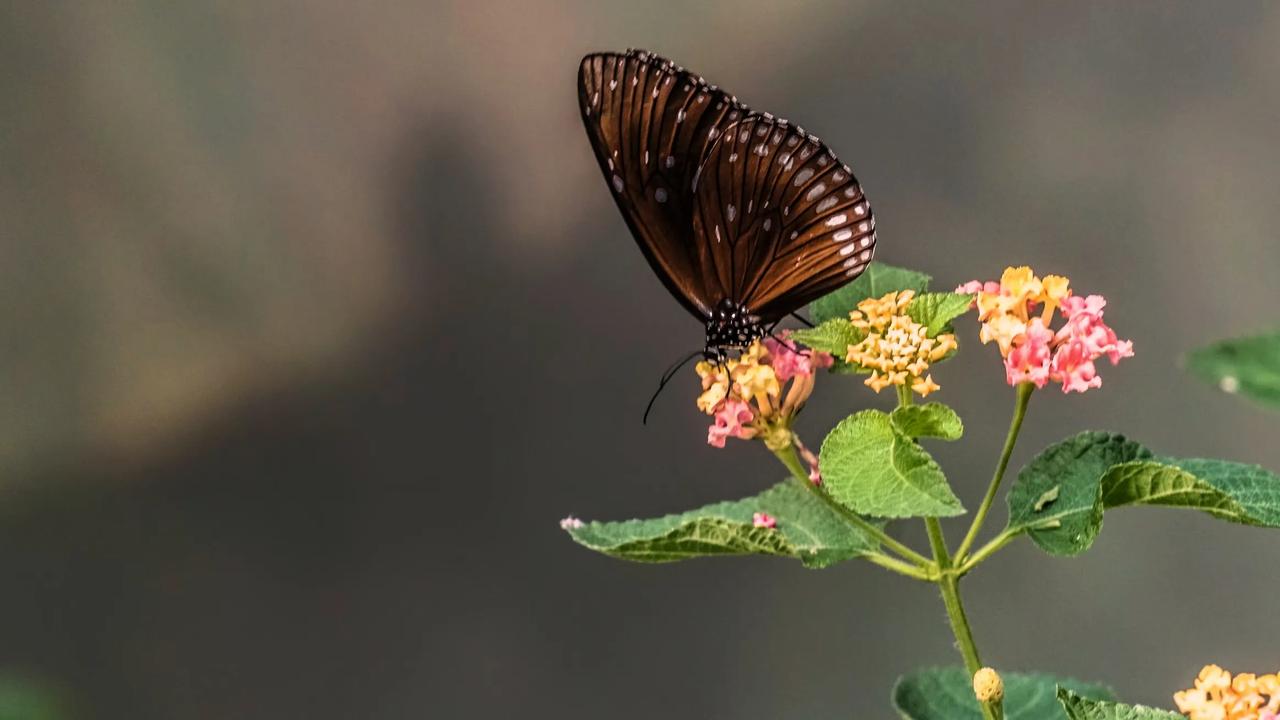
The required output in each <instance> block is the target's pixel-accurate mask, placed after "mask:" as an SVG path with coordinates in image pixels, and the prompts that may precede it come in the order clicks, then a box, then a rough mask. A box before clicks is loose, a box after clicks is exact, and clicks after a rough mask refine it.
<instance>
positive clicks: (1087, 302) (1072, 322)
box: [1058, 295, 1133, 365]
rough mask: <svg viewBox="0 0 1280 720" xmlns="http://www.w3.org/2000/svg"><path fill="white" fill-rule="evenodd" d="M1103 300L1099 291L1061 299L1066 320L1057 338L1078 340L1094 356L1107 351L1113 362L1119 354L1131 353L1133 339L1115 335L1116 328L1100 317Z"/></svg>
mask: <svg viewBox="0 0 1280 720" xmlns="http://www.w3.org/2000/svg"><path fill="white" fill-rule="evenodd" d="M1072 301H1077V302H1072ZM1106 304H1107V301H1106V300H1104V299H1103V298H1102V297H1101V296H1100V295H1090V296H1089V297H1088V298H1084V299H1081V298H1077V297H1069V298H1067V299H1066V300H1065V301H1063V306H1062V313H1063V315H1066V316H1067V324H1066V325H1064V326H1063V327H1062V329H1061V330H1059V331H1058V341H1059V342H1064V341H1066V340H1074V341H1077V342H1081V343H1083V344H1084V346H1085V349H1086V351H1088V353H1089V354H1090V355H1092V356H1093V357H1094V358H1097V357H1099V356H1101V355H1106V356H1107V358H1108V359H1110V360H1111V364H1112V365H1115V364H1116V363H1119V362H1120V360H1121V359H1122V358H1127V357H1133V343H1132V342H1130V341H1128V340H1120V339H1118V338H1117V337H1116V333H1115V331H1114V330H1112V329H1111V328H1110V327H1108V326H1107V324H1106V323H1105V322H1103V321H1102V308H1103V307H1105V306H1106Z"/></svg>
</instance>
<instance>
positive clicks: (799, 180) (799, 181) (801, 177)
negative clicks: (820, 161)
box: [791, 168, 813, 187]
mask: <svg viewBox="0 0 1280 720" xmlns="http://www.w3.org/2000/svg"><path fill="white" fill-rule="evenodd" d="M811 177H813V168H803V169H801V170H800V172H798V173H796V179H795V180H792V181H791V184H792V185H795V186H796V187H800V186H801V185H803V184H805V182H807V181H808V180H809V178H811Z"/></svg>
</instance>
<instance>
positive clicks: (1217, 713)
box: [1173, 665, 1280, 720]
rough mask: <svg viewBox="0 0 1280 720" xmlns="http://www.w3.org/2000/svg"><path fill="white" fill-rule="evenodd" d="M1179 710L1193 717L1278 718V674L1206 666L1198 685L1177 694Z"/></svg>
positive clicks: (1230, 719)
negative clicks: (1235, 670) (1229, 670)
mask: <svg viewBox="0 0 1280 720" xmlns="http://www.w3.org/2000/svg"><path fill="white" fill-rule="evenodd" d="M1173 701H1174V702H1175V703H1177V705H1178V710H1179V712H1182V713H1183V714H1185V715H1186V716H1187V717H1188V718H1190V720H1278V718H1280V679H1277V676H1276V675H1275V674H1270V675H1255V674H1253V673H1239V674H1237V675H1235V676H1234V677H1233V676H1232V675H1231V673H1229V672H1227V671H1226V670H1223V669H1222V668H1220V667H1218V666H1217V665H1206V666H1205V667H1204V669H1203V670H1201V671H1200V675H1199V677H1197V678H1196V683H1195V687H1193V688H1191V689H1189V690H1183V691H1182V692H1179V693H1175V694H1174V696H1173Z"/></svg>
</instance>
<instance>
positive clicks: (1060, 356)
mask: <svg viewBox="0 0 1280 720" xmlns="http://www.w3.org/2000/svg"><path fill="white" fill-rule="evenodd" d="M1096 357H1097V355H1095V354H1093V353H1090V352H1089V349H1088V348H1087V347H1086V346H1085V344H1084V343H1083V342H1081V341H1079V340H1070V341H1068V342H1066V343H1065V344H1063V345H1061V346H1059V347H1058V350H1057V352H1055V353H1054V355H1053V365H1052V368H1051V372H1052V377H1053V379H1054V380H1056V381H1058V382H1061V383H1062V392H1064V393H1069V392H1071V391H1072V390H1075V391H1076V392H1084V391H1085V390H1088V389H1089V388H1096V387H1102V378H1100V377H1098V371H1097V369H1096V368H1095V367H1094V365H1093V360H1094V358H1096Z"/></svg>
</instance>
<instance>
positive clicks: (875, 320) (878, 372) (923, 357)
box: [845, 290, 957, 397]
mask: <svg viewBox="0 0 1280 720" xmlns="http://www.w3.org/2000/svg"><path fill="white" fill-rule="evenodd" d="M914 297H915V292H914V291H912V290H904V291H902V292H891V293H888V294H886V295H884V296H883V297H881V298H879V299H876V298H868V299H866V300H863V301H862V302H860V303H858V309H857V310H854V311H853V312H851V313H849V319H850V320H852V322H853V326H854V327H856V328H859V329H861V330H865V331H866V333H867V336H866V337H865V338H863V339H862V342H860V343H858V344H857V345H850V346H849V351H848V354H847V355H846V356H845V360H847V361H849V362H850V363H852V364H854V365H858V366H861V367H863V368H866V369H868V370H870V371H871V377H869V378H867V379H866V381H865V382H866V385H867V386H868V387H870V388H871V389H872V390H875V391H876V392H880V391H881V390H883V389H884V388H886V387H888V386H890V385H910V386H911V389H912V390H914V391H915V392H917V393H919V394H920V396H921V397H925V396H927V395H929V394H930V393H932V392H934V391H935V390H938V389H939V388H938V384H937V383H935V382H934V381H933V376H932V375H929V374H928V372H929V364H930V363H934V362H937V361H939V360H941V359H942V358H944V357H946V356H947V354H948V353H950V352H951V351H953V350H955V349H956V347H957V345H956V336H955V335H953V334H950V333H947V334H945V335H939V336H938V337H936V338H931V337H928V334H927V332H926V328H925V326H923V325H921V324H920V323H918V322H916V321H914V320H912V319H911V317H910V316H909V315H907V306H908V305H910V304H911V300H912V298H914Z"/></svg>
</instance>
